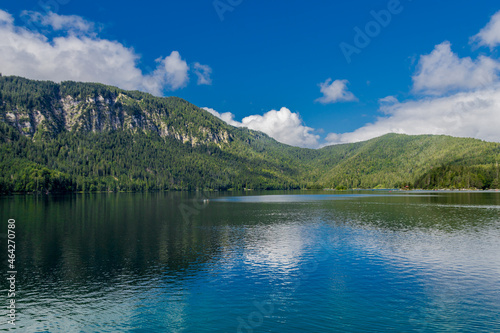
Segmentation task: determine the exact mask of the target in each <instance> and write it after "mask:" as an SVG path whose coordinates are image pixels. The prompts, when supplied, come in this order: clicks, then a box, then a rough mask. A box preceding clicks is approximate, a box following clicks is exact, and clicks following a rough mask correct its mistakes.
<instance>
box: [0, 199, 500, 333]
mask: <svg viewBox="0 0 500 333" xmlns="http://www.w3.org/2000/svg"><path fill="white" fill-rule="evenodd" d="M311 193H313V192H305V193H304V192H288V193H287V192H275V193H272V194H273V195H269V193H262V194H263V195H258V193H250V194H248V193H246V194H245V193H242V194H240V196H237V195H234V194H233V195H231V194H205V195H201V194H195V193H158V194H123V193H120V194H94V195H90V194H85V195H84V194H81V195H68V196H10V197H0V218H1V221H2V222H1V228H2V229H0V233H2V234H3V237H1V238H0V250H1V251H2V253H1V257H2V262H3V264H2V266H0V270H1V271H2V276H3V277H4V278H2V283H1V284H0V287H1V290H0V304H2V308H3V309H4V310H2V318H0V331H8V330H9V329H10V330H12V327H11V326H10V325H8V324H6V320H7V317H6V316H5V315H4V314H6V312H7V310H5V309H6V306H7V302H8V299H7V289H8V287H9V285H8V283H7V281H6V278H5V277H6V276H7V271H8V263H7V254H8V252H7V238H6V237H5V234H6V233H7V220H8V219H9V218H13V219H15V220H16V223H15V224H16V229H15V230H16V238H15V241H16V252H15V255H16V262H15V264H16V269H17V276H16V297H15V300H16V311H17V313H16V331H20V332H121V331H124V332H125V331H126V332H391V331H392V332H437V331H439V332H500V193H498V192H497V193H450V192H411V193H401V192H393V193H389V192H347V193H343V194H334V193H336V192H317V193H318V194H311ZM314 193H316V192H314ZM207 199H209V200H207Z"/></svg>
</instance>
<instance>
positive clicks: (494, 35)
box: [471, 11, 500, 48]
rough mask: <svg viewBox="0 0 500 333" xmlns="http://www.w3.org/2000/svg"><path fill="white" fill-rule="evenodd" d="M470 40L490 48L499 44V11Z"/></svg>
mask: <svg viewBox="0 0 500 333" xmlns="http://www.w3.org/2000/svg"><path fill="white" fill-rule="evenodd" d="M471 41H472V42H475V43H477V44H478V45H480V46H489V47H490V48H494V47H496V46H498V45H500V11H499V12H497V13H496V14H495V15H493V17H492V18H491V20H490V22H488V24H487V25H486V26H485V27H484V28H483V29H481V31H479V33H478V34H477V35H475V36H474V37H472V38H471Z"/></svg>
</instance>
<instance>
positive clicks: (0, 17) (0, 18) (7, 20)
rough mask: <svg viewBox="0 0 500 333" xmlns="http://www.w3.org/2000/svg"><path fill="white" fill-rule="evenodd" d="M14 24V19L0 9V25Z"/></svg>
mask: <svg viewBox="0 0 500 333" xmlns="http://www.w3.org/2000/svg"><path fill="white" fill-rule="evenodd" d="M12 23H14V18H13V17H12V15H10V14H9V13H7V12H4V11H3V10H1V9H0V24H8V25H10V24H12Z"/></svg>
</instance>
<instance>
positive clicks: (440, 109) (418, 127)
mask: <svg viewBox="0 0 500 333" xmlns="http://www.w3.org/2000/svg"><path fill="white" fill-rule="evenodd" d="M499 110H500V86H498V85H496V86H495V87H491V88H488V89H483V90H480V91H473V92H462V93H457V94H455V95H452V96H447V97H433V98H426V99H422V100H417V101H407V102H403V103H399V102H396V103H394V104H393V105H391V106H386V107H385V110H384V112H385V113H386V114H387V115H386V116H384V117H380V118H378V120H377V121H376V122H374V123H372V124H367V125H365V126H363V127H361V128H359V129H357V130H355V131H353V132H350V133H343V134H337V133H330V134H329V135H328V136H327V137H326V139H325V141H326V144H327V145H328V144H339V143H348V142H358V141H365V140H369V139H372V138H375V137H378V136H381V135H384V134H387V133H400V134H411V135H417V134H436V135H437V134H445V135H451V136H456V137H473V138H478V139H483V140H487V141H500V131H498V128H499V126H500V111H499Z"/></svg>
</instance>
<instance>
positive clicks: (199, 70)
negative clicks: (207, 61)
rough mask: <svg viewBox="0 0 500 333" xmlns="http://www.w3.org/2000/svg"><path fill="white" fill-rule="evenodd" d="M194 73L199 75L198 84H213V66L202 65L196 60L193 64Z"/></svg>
mask: <svg viewBox="0 0 500 333" xmlns="http://www.w3.org/2000/svg"><path fill="white" fill-rule="evenodd" d="M193 70H194V73H195V74H196V76H198V85H203V84H205V85H211V84H212V79H211V78H210V74H212V68H210V66H208V65H202V64H200V63H199V62H195V63H194V66H193Z"/></svg>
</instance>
